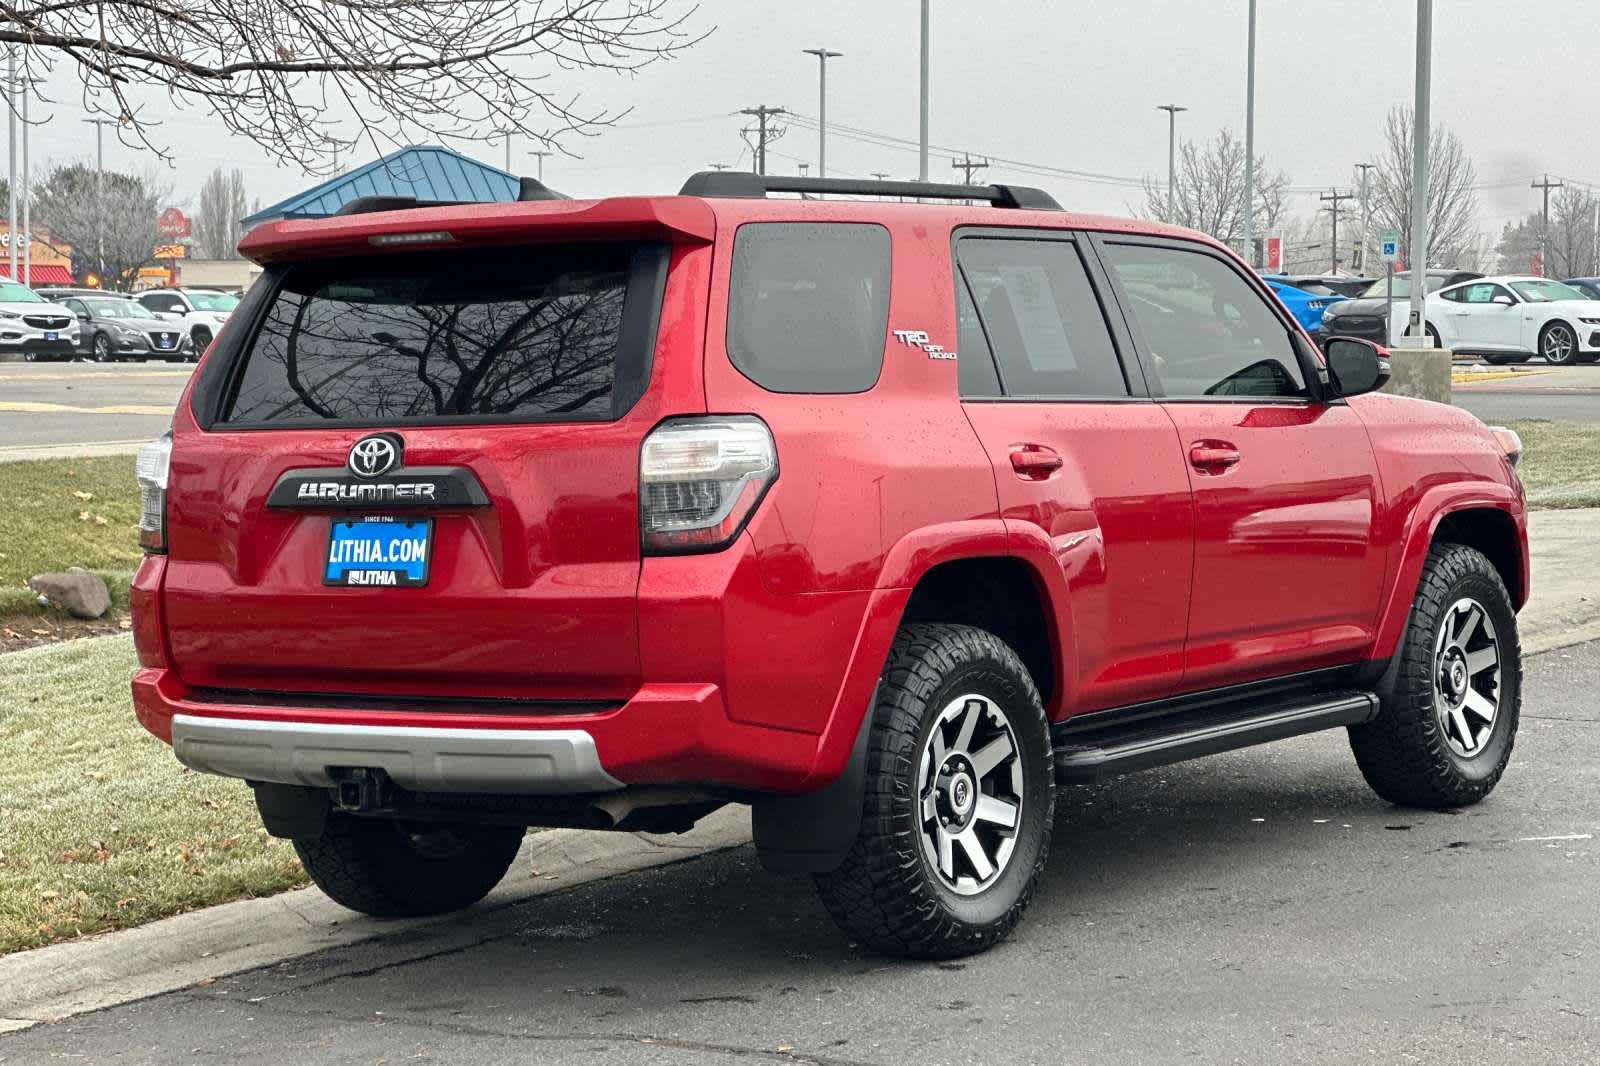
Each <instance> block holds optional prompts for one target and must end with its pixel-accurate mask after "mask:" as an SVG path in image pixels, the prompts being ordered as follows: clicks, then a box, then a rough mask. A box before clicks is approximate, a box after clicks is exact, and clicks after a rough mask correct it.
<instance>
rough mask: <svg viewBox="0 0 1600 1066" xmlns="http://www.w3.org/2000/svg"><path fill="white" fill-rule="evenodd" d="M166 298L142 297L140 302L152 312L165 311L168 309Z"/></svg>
mask: <svg viewBox="0 0 1600 1066" xmlns="http://www.w3.org/2000/svg"><path fill="white" fill-rule="evenodd" d="M166 300H167V298H166V297H165V296H141V297H139V302H140V303H142V304H144V305H145V306H146V307H148V308H149V309H150V310H152V311H165V310H166V309H167V303H166Z"/></svg>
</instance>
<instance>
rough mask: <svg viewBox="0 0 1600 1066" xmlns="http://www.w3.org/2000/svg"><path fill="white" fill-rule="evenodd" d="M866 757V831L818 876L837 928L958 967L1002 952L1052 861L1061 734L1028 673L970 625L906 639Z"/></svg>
mask: <svg viewBox="0 0 1600 1066" xmlns="http://www.w3.org/2000/svg"><path fill="white" fill-rule="evenodd" d="M871 713H872V715H873V723H872V727H871V733H870V736H869V748H868V755H867V781H866V789H865V796H864V798H863V803H864V809H863V811H862V818H861V828H860V830H859V832H858V834H857V837H856V840H855V843H854V844H853V845H852V846H851V848H850V851H849V853H848V855H847V856H846V858H845V861H844V864H843V865H842V866H840V868H839V869H837V870H835V871H833V872H831V873H828V874H822V875H819V876H818V877H817V879H816V880H817V889H818V892H819V894H820V895H821V897H822V902H823V904H824V906H826V907H827V909H828V911H829V913H830V914H832V915H833V918H834V921H836V922H838V923H839V925H840V927H841V928H843V929H844V930H845V931H846V932H847V933H849V934H850V935H851V936H853V937H855V938H857V939H858V940H860V941H861V942H862V943H864V944H866V945H867V946H869V947H872V948H875V949H877V950H879V951H884V952H889V953H892V954H896V955H907V956H913V957H919V958H948V957H951V956H957V955H966V954H971V953H973V952H977V951H983V950H984V949H986V948H989V947H992V946H993V945H994V944H997V943H999V942H1000V941H1001V940H1003V939H1004V938H1005V937H1006V935H1007V934H1008V933H1010V932H1011V930H1012V928H1013V927H1015V926H1016V924H1017V922H1018V921H1019V920H1020V919H1021V917H1022V912H1023V910H1024V909H1026V907H1027V905H1028V900H1029V898H1030V897H1031V896H1032V893H1033V886H1034V881H1035V880H1036V878H1037V877H1038V874H1039V871H1040V870H1042V869H1043V868H1044V864H1045V859H1046V857H1047V856H1048V854H1049V850H1050V828H1051V822H1052V821H1053V819H1054V816H1055V774H1054V767H1053V764H1052V761H1051V753H1050V731H1049V727H1048V723H1047V722H1046V720H1045V716H1044V709H1043V707H1042V706H1041V705H1040V702H1039V694H1038V691H1037V690H1036V689H1035V688H1034V685H1033V681H1032V679H1031V678H1030V677H1029V675H1028V672H1027V670H1026V668H1024V667H1023V665H1022V662H1021V660H1020V659H1018V658H1017V655H1016V653H1015V652H1014V651H1012V650H1011V648H1010V647H1009V646H1007V645H1006V644H1005V642H1004V641H1002V640H1000V638H998V637H996V636H995V635H994V634H992V633H989V632H987V631H985V630H981V629H976V628H973V627H971V626H960V625H911V626H906V627H904V628H902V629H901V631H900V633H899V634H898V635H897V636H896V638H895V643H894V648H893V650H892V651H891V653H890V657H889V663H888V666H887V668H886V669H885V671H884V675H883V680H882V681H881V682H880V683H879V686H878V695H877V702H876V704H875V706H874V707H873V708H872V710H871Z"/></svg>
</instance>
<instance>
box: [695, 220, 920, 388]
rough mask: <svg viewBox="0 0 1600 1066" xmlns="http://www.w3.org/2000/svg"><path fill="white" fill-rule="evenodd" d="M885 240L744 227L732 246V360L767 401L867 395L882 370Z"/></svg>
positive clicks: (840, 228)
mask: <svg viewBox="0 0 1600 1066" xmlns="http://www.w3.org/2000/svg"><path fill="white" fill-rule="evenodd" d="M888 326H889V232H888V230H886V229H884V228H883V227H882V226H878V225H873V224H860V223H829V222H825V223H812V222H748V223H746V224H744V225H743V226H740V227H739V231H738V233H737V234H736V235H735V236H734V241H733V271H732V281H731V287H730V290H729V294H728V335H727V346H728V358H729V360H731V361H732V363H733V365H734V366H735V367H737V368H738V369H739V371H740V373H742V374H744V376H745V377H747V378H749V379H750V380H751V381H753V382H755V383H756V384H757V385H760V386H761V387H762V388H764V389H766V390H768V391H769V392H794V393H849V392H865V391H866V390H867V389H870V388H871V387H872V386H873V385H874V384H875V383H876V382H877V380H878V374H879V372H880V371H881V370H882V369H883V346H884V338H885V336H886V334H887V330H888Z"/></svg>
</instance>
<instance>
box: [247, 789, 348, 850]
mask: <svg viewBox="0 0 1600 1066" xmlns="http://www.w3.org/2000/svg"><path fill="white" fill-rule="evenodd" d="M250 787H251V788H252V789H254V790H255V794H256V810H258V811H260V812H261V824H262V825H264V826H266V827H267V832H268V833H271V834H272V835H273V836H275V837H279V838H281V839H284V840H295V839H300V840H311V839H314V838H316V837H319V836H321V835H322V827H323V826H324V825H325V824H327V821H328V808H329V807H330V805H331V804H330V801H329V799H328V794H327V792H325V791H323V790H322V789H320V788H301V787H300V786H298V785H280V784H275V783H273V782H271V781H252V782H250Z"/></svg>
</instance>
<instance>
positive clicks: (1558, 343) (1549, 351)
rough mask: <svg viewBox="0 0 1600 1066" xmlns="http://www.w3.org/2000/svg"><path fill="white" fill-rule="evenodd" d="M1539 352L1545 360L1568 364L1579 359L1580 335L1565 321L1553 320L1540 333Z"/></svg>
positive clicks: (1558, 364)
mask: <svg viewBox="0 0 1600 1066" xmlns="http://www.w3.org/2000/svg"><path fill="white" fill-rule="evenodd" d="M1539 354H1540V355H1542V356H1544V358H1545V362H1547V363H1553V364H1555V365H1556V366H1566V365H1567V364H1568V363H1575V362H1577V361H1578V337H1577V334H1575V333H1573V332H1572V327H1571V326H1569V325H1567V324H1566V323H1565V322H1552V323H1550V324H1549V325H1548V326H1546V327H1544V332H1543V333H1541V334H1539Z"/></svg>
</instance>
